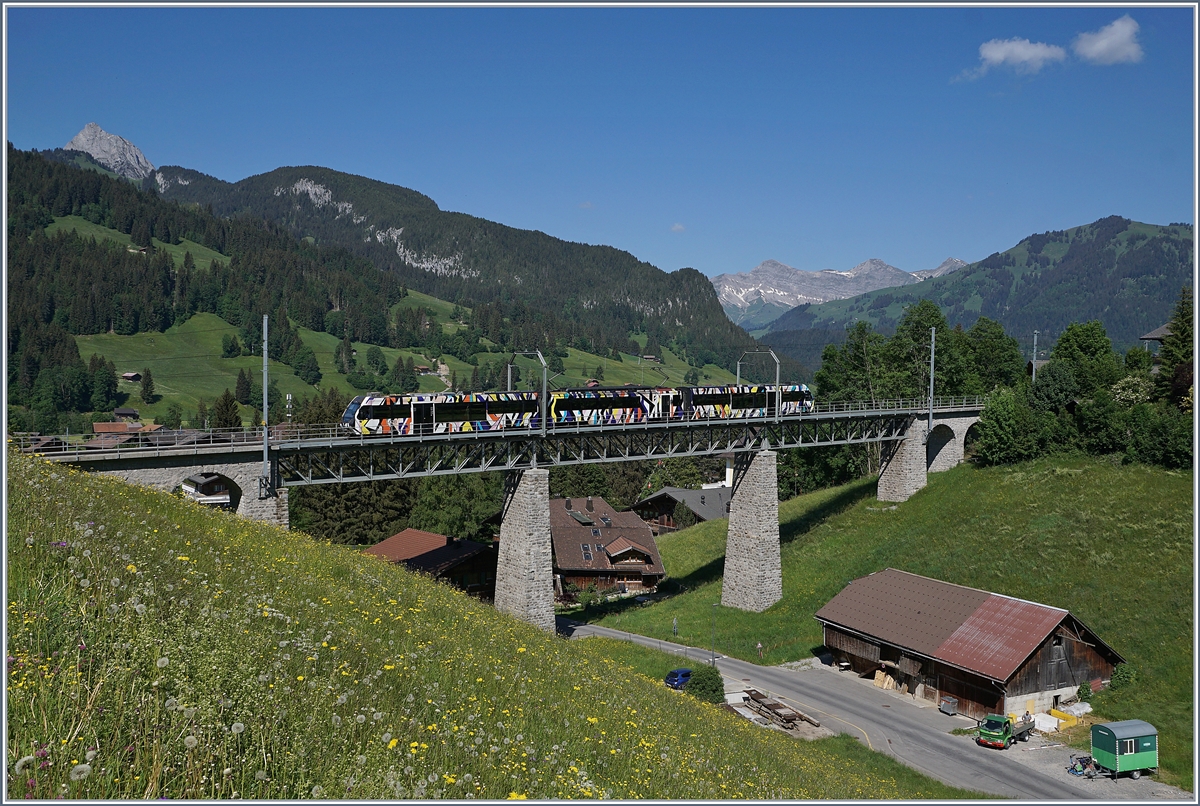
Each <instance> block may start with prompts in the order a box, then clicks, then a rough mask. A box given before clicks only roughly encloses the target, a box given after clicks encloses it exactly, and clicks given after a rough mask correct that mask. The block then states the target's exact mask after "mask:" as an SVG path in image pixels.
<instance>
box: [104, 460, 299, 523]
mask: <svg viewBox="0 0 1200 806" xmlns="http://www.w3.org/2000/svg"><path fill="white" fill-rule="evenodd" d="M191 461H195V458H194V457H193V458H192V459H191ZM94 472H97V473H102V474H104V475H106V476H116V477H117V478H120V479H124V480H125V481H128V482H130V483H131V484H140V485H142V486H144V487H153V488H155V489H156V490H163V491H165V492H171V491H172V490H174V489H175V488H176V487H178V486H179V485H180V484H182V483H183V480H184V479H186V478H187V477H188V476H191V475H195V474H196V473H219V474H221V475H222V476H224V477H225V478H227V479H229V480H230V481H232V482H233V483H234V484H236V485H237V486H238V488H239V489H240V490H241V499H240V500H239V501H238V507H237V514H238V515H241V516H242V517H243V518H250V519H251V520H256V521H263V522H265V523H270V524H273V525H275V526H282V527H284V528H285V529H286V528H287V526H288V493H287V489H286V488H280V489H278V490H276V491H275V495H274V496H273V497H271V498H264V499H261V500H260V499H259V497H258V478H259V476H260V475H261V474H262V460H261V459H260V460H258V461H255V462H214V463H212V464H191V465H185V464H174V465H172V466H170V467H134V466H127V467H124V468H121V469H119V470H99V471H94Z"/></svg>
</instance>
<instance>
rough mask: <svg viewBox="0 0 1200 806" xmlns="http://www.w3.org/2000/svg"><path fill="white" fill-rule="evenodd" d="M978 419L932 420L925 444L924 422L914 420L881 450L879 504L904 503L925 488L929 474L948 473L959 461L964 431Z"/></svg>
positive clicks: (925, 425)
mask: <svg viewBox="0 0 1200 806" xmlns="http://www.w3.org/2000/svg"><path fill="white" fill-rule="evenodd" d="M977 422H979V418H978V417H934V419H933V431H932V432H931V433H930V438H929V441H928V442H926V441H925V432H926V429H927V428H928V427H929V424H928V422H927V421H926V420H923V419H920V418H917V419H915V420H913V423H912V425H911V426H909V428H908V432H907V433H906V435H905V438H904V439H903V440H901V441H900V442H893V443H892V446H891V447H890V448H885V449H884V459H883V468H882V470H881V471H880V473H879V484H878V488H877V493H876V497H877V498H878V499H879V500H880V501H897V502H898V501H907V500H908V499H909V498H911V497H912V496H913V494H915V493H916V492H917V491H918V490H920V489H921V488H922V487H924V486H925V484H926V482H927V481H928V474H929V473H937V472H939V471H942V470H949V469H950V468H952V467H954V466H955V465H957V464H959V463H960V462H962V460H963V445H964V443H965V441H966V438H967V431H968V429H970V427H971V426H972V425H974V424H975V423H977Z"/></svg>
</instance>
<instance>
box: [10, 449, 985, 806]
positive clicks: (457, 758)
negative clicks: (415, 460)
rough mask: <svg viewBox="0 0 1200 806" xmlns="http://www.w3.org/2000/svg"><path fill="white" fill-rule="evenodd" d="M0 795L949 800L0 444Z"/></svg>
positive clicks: (316, 558) (452, 598) (296, 547)
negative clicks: (2, 786)
mask: <svg viewBox="0 0 1200 806" xmlns="http://www.w3.org/2000/svg"><path fill="white" fill-rule="evenodd" d="M7 506H8V541H7V548H6V551H7V564H6V565H7V584H8V603H7V607H8V614H7V615H8V621H7V625H8V633H7V635H6V646H7V658H8V663H7V670H8V675H7V677H8V680H7V697H8V711H7V718H8V724H7V731H6V742H7V747H6V750H7V753H8V756H9V758H10V759H13V760H14V762H15V763H13V764H11V765H10V767H9V768H8V770H7V794H8V797H22V796H25V795H28V796H31V797H35V798H54V797H57V796H59V795H62V796H64V797H68V798H87V799H91V798H163V797H170V798H179V797H191V798H227V797H235V796H236V797H240V798H305V797H318V798H319V797H324V798H331V797H332V798H338V797H341V798H384V797H387V798H396V797H407V798H435V797H437V798H471V797H476V798H480V797H482V798H507V797H518V798H519V797H536V798H568V797H590V798H597V797H653V798H727V797H728V798H733V797H750V798H822V797H841V798H920V797H936V798H945V797H954V796H963V795H967V794H970V793H964V792H961V791H958V790H952V789H949V788H946V787H944V786H942V785H940V784H938V783H936V782H932V781H929V780H927V779H921V778H918V777H915V776H913V775H912V774H910V773H908V772H907V771H903V770H899V769H898V768H896V767H895V766H894V765H892V764H890V763H886V760H881V761H880V763H871V760H872V759H880V757H877V756H874V755H870V754H867V753H866V751H865V750H861V749H859V748H857V747H853V746H851V745H852V744H853V743H849V744H847V743H845V742H843V743H840V744H839V743H837V742H834V743H821V742H818V743H805V742H798V741H796V740H793V739H791V738H789V737H786V736H783V735H781V734H777V733H774V732H768V731H764V730H761V729H760V728H758V727H756V726H754V725H751V724H750V723H748V722H746V721H745V720H741V719H739V718H737V717H734V716H732V715H729V714H727V713H725V712H724V711H722V710H721V709H719V708H716V707H713V706H709V705H705V704H701V703H698V702H695V701H693V700H691V699H690V698H687V697H682V696H680V695H678V693H676V692H672V691H669V690H667V689H665V688H664V687H662V686H661V685H660V684H658V683H657V682H656V681H652V680H649V679H647V678H644V677H642V676H640V675H638V674H636V673H635V672H634V671H633V670H631V669H630V668H628V667H627V666H624V665H623V664H620V663H618V662H617V661H615V660H613V659H612V658H610V657H608V656H607V653H606V652H604V651H603V647H601V646H599V645H591V646H589V645H588V642H578V643H568V642H566V641H563V640H562V639H560V638H557V637H554V636H551V635H547V634H545V633H543V632H541V631H539V630H536V629H534V628H533V627H530V626H528V625H525V624H523V623H520V622H517V621H515V620H513V619H510V618H507V617H504V616H502V615H500V614H498V613H496V612H495V611H494V610H492V609H491V608H489V607H487V606H485V605H483V604H481V603H479V602H477V601H475V600H473V599H470V598H468V597H466V596H465V595H463V594H460V593H457V592H455V591H453V590H452V589H450V588H448V587H445V586H442V585H438V584H435V583H433V582H432V581H430V580H428V579H426V578H423V577H419V576H416V575H412V574H409V573H407V572H405V571H404V570H402V569H400V568H397V567H394V566H391V565H387V564H385V563H382V562H381V561H379V560H377V559H375V558H372V557H365V556H362V555H360V554H359V553H358V552H355V551H352V550H349V549H347V548H344V547H338V546H332V545H329V544H321V543H317V542H315V541H313V540H311V539H310V538H308V537H306V536H305V535H303V534H299V533H290V532H287V531H284V530H280V529H277V528H273V527H268V526H265V525H260V524H255V523H252V522H248V521H245V520H241V519H239V518H237V517H236V516H233V515H229V514H225V513H220V512H214V511H211V510H205V509H202V508H201V507H199V506H197V505H195V504H192V503H190V502H187V501H184V500H181V499H176V498H172V497H170V496H166V495H163V494H161V493H156V492H154V491H150V490H145V489H141V488H136V487H131V486H127V485H124V484H122V483H120V482H118V481H116V480H113V479H110V478H105V477H98V476H89V475H87V474H84V473H80V472H78V471H76V470H73V469H69V468H66V467H64V466H58V465H51V464H47V463H43V462H41V461H39V460H36V459H33V458H29V457H25V456H19V455H15V454H11V453H10V454H9V457H8V490H7Z"/></svg>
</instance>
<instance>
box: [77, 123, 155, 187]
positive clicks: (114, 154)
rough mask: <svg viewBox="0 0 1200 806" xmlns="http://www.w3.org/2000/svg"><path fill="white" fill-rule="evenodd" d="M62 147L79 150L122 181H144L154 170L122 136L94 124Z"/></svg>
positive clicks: (139, 151)
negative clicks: (118, 176) (122, 179)
mask: <svg viewBox="0 0 1200 806" xmlns="http://www.w3.org/2000/svg"><path fill="white" fill-rule="evenodd" d="M63 148H65V149H67V150H68V151H82V152H84V153H85V154H88V155H90V156H91V157H92V159H94V160H96V162H98V163H100V164H101V165H103V166H104V167H105V168H108V169H109V170H110V171H112V172H114V173H116V174H120V175H121V176H123V177H125V178H126V179H144V178H146V177H147V176H149V175H150V173H151V172H152V171H153V170H154V166H153V165H151V164H150V160H148V159H146V155H145V154H143V153H142V151H141V149H139V148H138V147H137V146H135V145H134V144H133V143H131V142H129V141H128V140H126V139H125V138H124V137H120V136H118V135H115V134H109V133H108V132H106V131H104V129H101V128H100V127H99V126H98V125H96V124H95V123H89V124H88V125H86V126H84V127H83V130H82V131H80V132H79V134H77V135H75V136H74V137H72V138H71V142H69V143H67V144H66V145H65V146H63Z"/></svg>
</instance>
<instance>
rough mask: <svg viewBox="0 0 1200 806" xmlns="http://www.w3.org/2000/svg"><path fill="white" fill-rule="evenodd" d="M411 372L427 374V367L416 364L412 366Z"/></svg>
mask: <svg viewBox="0 0 1200 806" xmlns="http://www.w3.org/2000/svg"><path fill="white" fill-rule="evenodd" d="M413 372H415V373H417V374H418V375H428V374H429V367H427V366H425V365H424V364H417V365H416V366H414V367H413Z"/></svg>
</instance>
